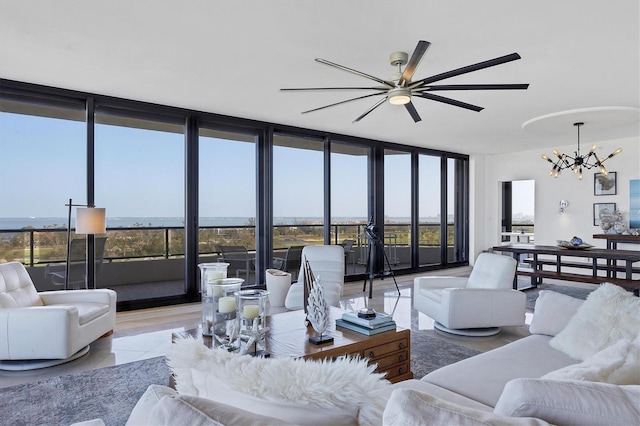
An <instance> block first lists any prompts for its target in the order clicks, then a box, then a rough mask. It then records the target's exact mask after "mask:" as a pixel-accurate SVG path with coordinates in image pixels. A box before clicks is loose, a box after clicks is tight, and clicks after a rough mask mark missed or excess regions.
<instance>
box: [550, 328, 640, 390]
mask: <svg viewBox="0 0 640 426" xmlns="http://www.w3.org/2000/svg"><path fill="white" fill-rule="evenodd" d="M541 379H551V380H588V381H590V382H604V383H611V384H614V385H640V336H638V337H637V338H636V340H634V341H633V342H632V341H630V340H628V339H621V340H620V341H618V342H617V343H615V344H614V345H612V346H609V347H608V348H605V349H603V350H601V351H600V352H598V353H597V354H595V355H593V356H591V357H589V358H587V359H586V360H584V361H583V362H581V363H580V364H573V365H568V366H566V367H564V368H561V369H559V370H555V371H552V372H550V373H547V374H545V375H544V376H542V377H541Z"/></svg>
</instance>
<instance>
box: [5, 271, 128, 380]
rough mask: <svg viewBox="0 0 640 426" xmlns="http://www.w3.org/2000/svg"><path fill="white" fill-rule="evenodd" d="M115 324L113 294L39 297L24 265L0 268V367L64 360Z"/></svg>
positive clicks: (75, 292)
mask: <svg viewBox="0 0 640 426" xmlns="http://www.w3.org/2000/svg"><path fill="white" fill-rule="evenodd" d="M115 325H116V293H115V292H114V291H113V290H108V289H100V290H70V291H49V292H41V293H38V292H37V291H36V288H35V287H34V285H33V282H32V281H31V277H30V276H29V274H28V272H27V271H26V269H25V267H24V265H22V264H21V263H19V262H7V263H2V264H0V330H2V331H1V332H0V369H9V370H20V369H29V368H34V367H36V368H40V367H44V366H48V365H52V364H56V363H60V361H64V360H68V359H69V358H71V357H73V356H74V355H76V354H78V353H79V351H80V350H81V349H83V348H85V347H87V345H89V343H91V342H93V341H94V340H96V339H98V338H99V337H100V336H102V335H104V334H106V333H108V332H110V331H112V330H113V329H114V327H115ZM32 360H38V361H37V362H36V363H33V362H31V361H32ZM42 360H53V361H51V362H48V363H47V362H44V361H42Z"/></svg>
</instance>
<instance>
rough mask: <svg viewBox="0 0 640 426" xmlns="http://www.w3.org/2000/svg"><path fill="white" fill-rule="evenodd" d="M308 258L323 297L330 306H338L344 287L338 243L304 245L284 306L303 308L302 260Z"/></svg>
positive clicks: (340, 248)
mask: <svg viewBox="0 0 640 426" xmlns="http://www.w3.org/2000/svg"><path fill="white" fill-rule="evenodd" d="M305 259H306V260H308V261H309V265H310V266H311V270H312V271H313V275H314V276H315V277H316V278H319V279H320V282H321V283H322V288H323V289H324V297H325V299H326V301H327V303H328V304H329V305H331V306H336V307H340V298H341V297H342V288H343V287H344V249H343V248H342V246H340V245H325V246H305V247H304V248H303V249H302V264H301V265H300V272H299V273H298V282H296V283H294V284H293V285H291V287H290V288H289V292H288V293H287V298H286V299H285V302H284V306H285V307H286V308H287V309H289V310H292V311H296V310H299V309H303V308H304V304H306V301H305V300H303V299H304V287H303V283H304V261H305Z"/></svg>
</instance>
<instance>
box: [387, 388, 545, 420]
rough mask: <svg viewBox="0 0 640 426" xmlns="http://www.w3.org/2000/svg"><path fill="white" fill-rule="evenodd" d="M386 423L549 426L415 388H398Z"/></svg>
mask: <svg viewBox="0 0 640 426" xmlns="http://www.w3.org/2000/svg"><path fill="white" fill-rule="evenodd" d="M382 424H383V425H384V426H423V425H456V426H487V425H493V426H516V425H518V426H548V425H549V423H547V422H545V421H542V420H538V419H532V418H527V419H524V418H518V417H516V418H510V417H505V416H501V415H498V414H494V413H492V412H490V411H482V410H476V409H474V408H469V407H465V406H462V405H458V404H454V403H453V402H449V401H445V400H443V399H439V398H436V397H434V396H431V395H429V394H426V393H422V392H418V391H416V390H413V389H395V390H394V391H393V392H392V393H391V397H390V398H389V402H387V407H386V408H385V409H384V414H383V417H382Z"/></svg>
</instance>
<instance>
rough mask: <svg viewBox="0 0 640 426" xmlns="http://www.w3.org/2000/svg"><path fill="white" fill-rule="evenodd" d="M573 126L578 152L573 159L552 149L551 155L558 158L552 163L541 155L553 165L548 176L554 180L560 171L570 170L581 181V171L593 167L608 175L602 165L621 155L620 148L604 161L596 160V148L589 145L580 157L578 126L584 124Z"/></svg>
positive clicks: (545, 156)
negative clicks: (576, 133) (585, 152)
mask: <svg viewBox="0 0 640 426" xmlns="http://www.w3.org/2000/svg"><path fill="white" fill-rule="evenodd" d="M573 125H574V126H576V128H577V129H578V150H577V151H575V152H574V153H573V157H571V156H570V155H567V154H564V153H563V154H560V153H559V152H558V150H557V149H554V150H553V155H555V156H556V157H557V158H558V159H557V160H556V161H555V162H554V161H553V160H552V159H551V158H549V157H547V155H546V154H542V159H543V160H546V161H548V162H550V163H551V164H553V167H551V170H550V171H549V176H551V177H554V178H556V177H558V175H559V174H560V172H561V171H562V170H564V169H571V170H573V172H574V173H575V174H577V175H578V179H580V180H582V170H583V169H587V170H589V169H592V168H594V167H598V168H599V169H600V172H602V174H604V175H605V176H606V175H608V174H609V172H608V171H607V169H606V168H605V167H604V164H603V163H604V162H605V161H607V160H608V159H609V158H611V157H613V156H614V155H616V154H619V153H621V152H622V148H618V149H616V150H615V151H613V152H612V153H611V154H609V156H608V157H606V158H605V159H604V160H603V159H600V158H598V156H597V155H596V148H597V146H596V145H595V144H594V145H591V149H590V150H589V153H587V154H585V155H581V154H580V126H584V123H573ZM589 161H591V162H589Z"/></svg>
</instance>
